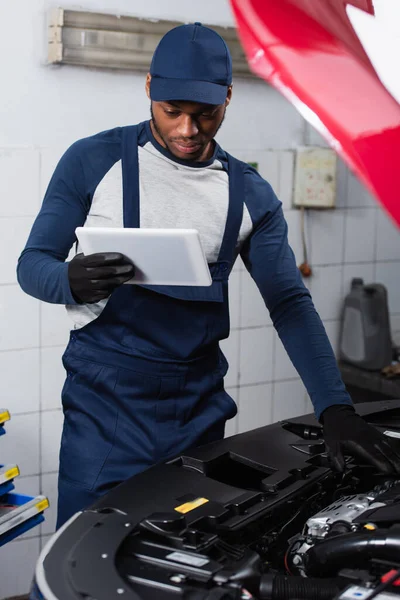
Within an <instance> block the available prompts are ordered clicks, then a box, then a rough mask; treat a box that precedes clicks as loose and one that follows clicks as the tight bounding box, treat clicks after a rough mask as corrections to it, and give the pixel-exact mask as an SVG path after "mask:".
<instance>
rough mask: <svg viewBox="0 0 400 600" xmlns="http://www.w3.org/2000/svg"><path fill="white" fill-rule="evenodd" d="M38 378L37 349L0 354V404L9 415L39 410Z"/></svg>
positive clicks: (38, 361)
mask: <svg viewBox="0 0 400 600" xmlns="http://www.w3.org/2000/svg"><path fill="white" fill-rule="evenodd" d="M21 375H22V376H21ZM39 377H40V360H39V349H38V348H34V349H32V350H12V351H9V352H1V353H0V398H1V401H0V402H1V404H2V406H4V407H5V408H7V409H8V410H9V411H10V413H11V415H17V414H19V413H26V412H36V411H38V410H39V408H40V405H39V399H40V397H39V393H40V378H39Z"/></svg>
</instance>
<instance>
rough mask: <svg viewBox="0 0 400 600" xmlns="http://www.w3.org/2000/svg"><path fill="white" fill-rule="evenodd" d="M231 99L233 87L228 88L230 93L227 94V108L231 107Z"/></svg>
mask: <svg viewBox="0 0 400 600" xmlns="http://www.w3.org/2000/svg"><path fill="white" fill-rule="evenodd" d="M231 98H232V86H231V85H230V86H229V87H228V93H227V94H226V100H225V107H226V106H229V103H230V101H231Z"/></svg>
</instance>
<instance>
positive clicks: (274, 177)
mask: <svg viewBox="0 0 400 600" xmlns="http://www.w3.org/2000/svg"><path fill="white" fill-rule="evenodd" d="M258 171H259V173H260V175H261V177H263V178H264V179H266V180H267V181H268V183H269V184H270V186H271V187H272V189H273V190H274V192H275V194H276V195H278V194H279V153H278V152H276V151H275V150H266V151H265V152H263V153H262V155H261V157H260V162H259V169H258Z"/></svg>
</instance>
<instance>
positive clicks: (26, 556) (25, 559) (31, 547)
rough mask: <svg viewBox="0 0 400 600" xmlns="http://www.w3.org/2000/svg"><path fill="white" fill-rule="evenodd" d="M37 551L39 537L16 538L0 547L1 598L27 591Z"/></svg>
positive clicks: (32, 574)
mask: <svg viewBox="0 0 400 600" xmlns="http://www.w3.org/2000/svg"><path fill="white" fill-rule="evenodd" d="M39 552H40V538H39V537H35V538H31V539H28V540H26V539H23V540H16V541H14V542H10V543H9V544H5V545H4V546H2V547H1V548H0V581H1V595H2V597H3V598H8V597H12V596H19V595H22V594H27V593H28V592H29V590H30V587H31V584H32V580H33V576H34V573H35V566H36V561H37V559H38V557H39Z"/></svg>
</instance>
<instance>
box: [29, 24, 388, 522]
mask: <svg viewBox="0 0 400 600" xmlns="http://www.w3.org/2000/svg"><path fill="white" fill-rule="evenodd" d="M231 84H232V68H231V57H230V55H229V51H228V49H227V46H226V44H225V42H224V41H223V39H222V38H221V37H220V36H219V35H218V34H217V33H216V32H214V31H213V30H211V29H209V28H207V27H203V26H202V25H201V24H199V23H195V24H194V25H185V26H181V27H177V28H175V29H173V30H171V31H170V32H168V33H167V34H166V35H165V36H164V38H163V39H162V40H161V42H160V44H159V46H158V47H157V49H156V51H155V54H154V57H153V60H152V64H151V69H150V73H149V75H148V76H147V80H146V92H147V95H148V97H149V98H150V99H151V109H152V119H151V121H148V122H144V123H140V124H139V125H137V126H133V127H122V128H116V129H113V130H110V131H106V132H102V133H100V134H98V135H95V136H93V137H89V138H86V139H82V140H79V141H78V142H76V143H75V144H73V145H72V146H71V147H70V148H69V150H67V152H66V153H65V155H64V156H63V157H62V159H61V161H60V162H59V164H58V166H57V168H56V170H55V173H54V175H53V177H52V179H51V181H50V184H49V187H48V190H47V192H46V195H45V198H44V202H43V206H42V208H41V210H40V213H39V215H38V217H37V219H36V221H35V223H34V225H33V228H32V232H31V234H30V237H29V239H28V242H27V245H26V248H25V250H24V251H23V253H22V255H21V257H20V260H19V265H18V277H19V282H20V285H21V287H22V288H23V289H24V290H25V292H27V293H28V294H31V295H33V296H35V297H36V298H40V299H41V300H44V301H47V302H53V303H60V304H65V305H67V310H68V312H69V314H70V315H71V317H72V319H73V321H74V329H73V330H72V332H71V338H70V342H69V344H68V347H67V349H66V352H65V354H64V357H63V362H64V366H65V368H66V371H67V378H66V382H65V385H64V388H63V393H62V401H63V409H64V415H65V419H64V429H63V435H62V442H61V452H60V473H59V506H58V526H60V525H61V524H62V523H64V522H65V520H66V519H68V518H69V516H70V515H72V514H73V513H74V512H76V511H77V510H79V509H82V508H85V507H87V506H88V505H90V504H91V503H92V502H93V501H94V500H95V499H97V498H98V497H99V496H100V495H101V494H104V493H105V492H107V490H109V489H110V488H112V487H113V486H115V485H116V484H118V483H119V482H121V481H123V480H125V479H127V478H128V477H130V476H132V475H134V474H135V473H138V472H140V471H142V470H144V469H146V468H148V467H150V466H151V465H153V464H154V463H157V462H159V461H164V460H166V459H168V458H171V457H172V456H174V455H177V454H179V453H181V452H183V451H184V450H186V449H188V448H189V447H192V446H195V445H200V444H203V443H206V442H210V441H213V440H217V439H220V438H222V437H223V435H224V425H225V421H226V420H227V419H229V418H232V417H233V416H234V415H235V414H236V405H235V403H234V401H233V400H232V398H230V396H229V395H228V394H227V393H226V392H225V390H224V385H223V378H224V375H225V374H226V371H227V361H226V359H225V357H224V356H223V354H222V353H221V351H220V349H219V341H220V340H221V339H224V338H226V337H227V336H228V335H229V309H228V277H229V273H230V271H231V269H232V267H233V264H234V261H235V259H236V257H237V255H238V254H239V253H240V254H241V256H242V258H243V260H244V263H245V265H246V267H247V269H248V270H249V272H250V273H251V275H252V277H253V278H254V280H255V281H256V283H257V285H258V288H259V290H260V293H261V294H262V296H263V298H264V300H265V303H266V306H267V307H268V309H269V311H270V314H271V317H272V320H273V323H274V326H275V328H276V329H277V331H278V333H279V335H280V337H281V339H282V341H283V343H284V345H285V348H286V350H287V352H288V354H289V356H290V358H291V359H292V361H293V363H294V365H295V366H296V368H297V370H298V372H299V373H300V375H301V377H302V380H303V382H304V384H305V385H306V387H307V390H308V393H309V395H310V397H311V399H312V402H313V404H314V407H315V413H316V415H317V417H318V418H319V419H321V421H322V422H323V425H324V430H325V438H326V442H327V445H328V448H329V450H330V454H331V459H332V461H333V464H334V466H335V468H337V469H339V470H340V469H343V468H344V459H343V451H344V450H346V451H348V452H349V451H350V452H352V453H353V454H355V455H356V456H358V457H359V458H363V459H365V460H367V461H369V462H370V463H372V464H374V465H375V466H376V467H378V468H380V469H381V470H382V471H385V472H388V473H389V472H393V471H396V472H400V457H399V455H398V454H397V453H396V452H395V451H394V450H392V448H391V446H390V442H389V441H387V440H386V439H385V438H384V437H383V436H382V435H381V434H379V433H378V432H377V431H376V430H374V429H373V428H372V427H370V426H368V425H367V424H366V423H365V422H364V421H363V420H362V419H361V418H360V417H359V416H358V415H357V414H356V413H355V411H354V409H353V408H352V405H351V400H350V398H349V396H348V394H347V393H346V390H345V388H344V385H343V383H342V381H341V378H340V374H339V371H338V368H337V365H336V362H335V358H334V355H333V352H332V349H331V346H330V344H329V342H328V339H327V337H326V334H325V331H324V328H323V325H322V323H321V321H320V319H319V317H318V315H317V313H316V311H315V309H314V306H313V304H312V301H311V298H310V294H309V292H308V291H307V289H306V288H305V286H304V285H303V283H302V280H301V277H300V275H299V272H298V269H297V267H296V263H295V259H294V256H293V253H292V251H291V249H290V248H289V245H288V242H287V226H286V223H285V220H284V217H283V213H282V209H281V203H280V202H279V201H278V199H277V198H276V196H275V195H274V193H273V191H272V189H271V187H270V186H269V184H268V183H267V182H266V181H264V180H263V179H262V178H261V177H260V176H259V175H258V173H257V172H256V171H255V170H254V169H252V168H251V167H250V166H248V165H246V164H245V163H242V162H240V161H238V160H236V159H234V158H233V157H231V156H230V155H228V154H227V153H226V152H224V151H223V150H222V149H221V148H220V147H219V146H218V144H217V143H216V142H215V141H214V137H215V135H216V133H217V131H218V129H219V127H220V126H221V124H222V121H223V118H224V115H225V111H226V109H227V107H228V105H229V103H230V100H231V95H232V86H231ZM82 225H85V226H88V227H96V226H102V225H107V226H115V227H122V226H124V227H139V226H140V227H175V228H195V229H198V230H199V232H200V236H201V240H202V243H203V246H204V249H205V253H206V256H207V260H208V263H209V266H210V271H211V274H212V278H213V284H212V285H211V286H210V287H199V288H191V287H174V286H146V285H144V286H137V285H135V286H132V285H126V286H125V285H121V284H123V283H124V282H125V281H127V280H129V279H130V278H131V277H132V275H133V273H134V265H132V264H130V263H129V262H128V261H127V259H126V258H125V257H124V256H122V255H119V254H113V253H106V254H94V255H90V256H83V255H82V254H77V255H76V256H75V257H74V258H73V259H72V260H71V261H70V262H69V263H68V262H65V260H66V258H67V256H68V253H69V251H70V249H71V247H72V246H73V244H74V242H75V235H74V232H75V228H76V227H77V226H82Z"/></svg>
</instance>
